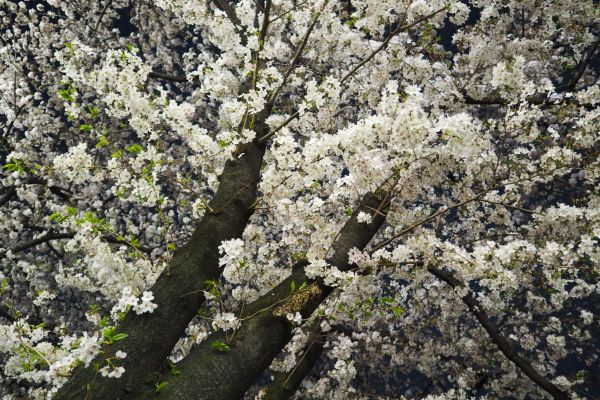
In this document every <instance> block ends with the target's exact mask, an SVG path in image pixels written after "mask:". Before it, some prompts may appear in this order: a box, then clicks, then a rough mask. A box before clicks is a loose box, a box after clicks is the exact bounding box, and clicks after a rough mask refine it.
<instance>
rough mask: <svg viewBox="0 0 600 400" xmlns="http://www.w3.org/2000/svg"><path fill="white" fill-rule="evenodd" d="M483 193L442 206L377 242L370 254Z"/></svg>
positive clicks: (476, 198)
mask: <svg viewBox="0 0 600 400" xmlns="http://www.w3.org/2000/svg"><path fill="white" fill-rule="evenodd" d="M485 193H487V191H483V192H481V193H479V194H477V195H475V196H474V197H471V198H470V199H467V200H464V201H461V202H460V203H456V204H453V205H451V206H448V207H446V208H444V209H443V210H440V211H438V212H436V213H433V214H431V215H430V216H428V217H425V218H423V219H421V220H420V221H418V222H416V223H415V224H413V225H411V226H409V227H408V228H405V229H403V230H402V231H400V232H399V233H397V234H395V235H394V236H392V237H391V238H389V239H386V240H384V241H383V242H381V243H379V244H378V245H377V246H375V247H374V248H373V249H372V250H371V254H372V253H374V252H376V251H377V250H379V249H381V248H383V247H385V246H387V245H388V244H390V243H392V242H393V241H394V240H396V239H398V238H399V237H400V236H404V235H406V234H407V233H409V232H411V231H413V230H414V229H416V228H418V227H419V226H421V225H423V224H426V223H427V222H429V221H431V220H433V219H435V218H437V217H439V216H440V215H442V214H445V213H447V212H448V211H451V210H454V209H455V208H459V207H462V206H464V205H466V204H468V203H471V202H473V201H475V200H478V199H479V198H480V197H481V196H483V195H484V194H485Z"/></svg>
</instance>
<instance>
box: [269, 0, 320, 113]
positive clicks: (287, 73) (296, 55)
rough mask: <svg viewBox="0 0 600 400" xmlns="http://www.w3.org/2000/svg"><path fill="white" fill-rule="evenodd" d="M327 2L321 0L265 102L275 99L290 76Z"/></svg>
mask: <svg viewBox="0 0 600 400" xmlns="http://www.w3.org/2000/svg"><path fill="white" fill-rule="evenodd" d="M327 3H329V1H324V2H323V6H322V7H321V10H319V11H318V12H317V13H316V15H315V17H314V18H313V20H312V22H311V24H310V26H309V27H308V29H307V30H306V33H305V34H304V37H303V38H302V41H301V42H300V46H298V48H297V49H296V52H295V53H294V56H293V57H292V59H291V60H290V63H289V64H288V66H287V68H286V70H285V73H284V74H283V79H282V80H281V84H280V85H279V87H278V88H277V90H275V92H273V94H272V95H271V96H270V97H269V99H268V100H267V103H272V102H273V101H275V99H276V98H277V96H278V95H279V92H281V90H282V89H283V88H284V86H285V84H286V83H287V80H288V78H289V76H290V74H291V72H292V69H293V68H294V66H295V65H296V63H297V62H298V59H299V58H300V56H301V55H302V53H303V52H304V48H305V47H306V43H307V42H308V38H309V37H310V34H311V33H312V31H313V29H314V28H315V25H317V21H318V20H319V17H320V16H321V13H322V12H323V10H324V9H325V7H326V6H327Z"/></svg>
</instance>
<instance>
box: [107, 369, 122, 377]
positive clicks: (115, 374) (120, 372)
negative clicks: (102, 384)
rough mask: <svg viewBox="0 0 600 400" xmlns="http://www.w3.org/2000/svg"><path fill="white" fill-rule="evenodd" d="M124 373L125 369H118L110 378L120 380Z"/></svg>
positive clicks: (114, 370)
mask: <svg viewBox="0 0 600 400" xmlns="http://www.w3.org/2000/svg"><path fill="white" fill-rule="evenodd" d="M124 373H125V368H123V367H117V368H115V369H113V370H112V371H111V373H110V374H108V377H109V378H120V377H121V376H122V375H123V374H124Z"/></svg>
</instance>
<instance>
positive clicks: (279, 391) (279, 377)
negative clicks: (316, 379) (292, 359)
mask: <svg viewBox="0 0 600 400" xmlns="http://www.w3.org/2000/svg"><path fill="white" fill-rule="evenodd" d="M322 352H323V338H322V337H321V332H320V330H319V329H317V330H316V332H313V333H312V334H311V335H310V336H309V338H308V342H307V344H306V346H305V348H304V351H303V352H302V354H301V355H300V356H299V357H298V363H297V364H296V366H295V367H294V369H292V370H291V371H290V372H275V373H274V374H273V381H272V382H271V383H270V384H269V385H268V386H267V387H266V388H265V395H264V396H263V397H261V400H288V399H291V398H292V397H293V396H294V393H296V390H298V387H299V386H300V384H301V383H302V381H303V380H304V377H305V376H306V375H308V373H309V372H310V371H311V369H312V368H313V367H314V365H315V364H316V362H317V360H318V359H319V357H320V356H321V353H322Z"/></svg>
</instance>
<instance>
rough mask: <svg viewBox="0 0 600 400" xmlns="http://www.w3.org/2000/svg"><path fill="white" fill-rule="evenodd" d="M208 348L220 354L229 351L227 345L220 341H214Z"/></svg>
mask: <svg viewBox="0 0 600 400" xmlns="http://www.w3.org/2000/svg"><path fill="white" fill-rule="evenodd" d="M210 347H212V348H213V349H216V350H218V351H220V352H221V353H226V352H228V351H229V350H231V349H230V347H229V345H228V344H227V343H225V342H223V341H221V340H215V341H214V342H212V343H211V344H210Z"/></svg>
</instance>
